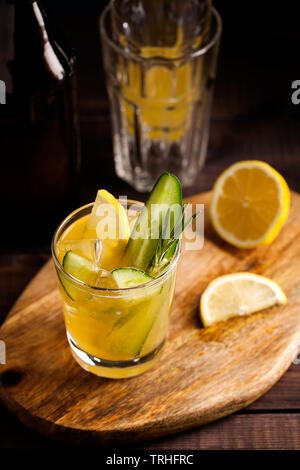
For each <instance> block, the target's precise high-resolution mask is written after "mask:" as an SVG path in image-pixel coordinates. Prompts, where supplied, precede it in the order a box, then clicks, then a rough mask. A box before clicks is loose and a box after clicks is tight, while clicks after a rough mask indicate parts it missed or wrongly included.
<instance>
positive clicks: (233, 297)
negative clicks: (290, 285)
mask: <svg viewBox="0 0 300 470" xmlns="http://www.w3.org/2000/svg"><path fill="white" fill-rule="evenodd" d="M286 302H287V299H286V296H285V294H284V292H283V290H282V289H281V288H280V287H279V285H278V284H277V283H276V282H274V281H272V280H271V279H268V278H266V277H264V276H259V275H258V274H253V273H247V272H240V273H234V274H226V275H224V276H220V277H218V278H216V279H215V280H214V281H212V282H211V283H210V284H209V285H208V287H207V288H206V289H205V291H204V292H203V294H202V296H201V300H200V317H201V320H202V323H203V325H204V326H211V325H214V324H215V323H218V322H220V321H224V320H228V318H231V317H235V316H243V315H249V314H251V313H254V312H258V311H260V310H263V309H265V308H269V307H272V306H274V305H276V304H285V303H286Z"/></svg>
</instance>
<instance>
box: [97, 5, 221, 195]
mask: <svg viewBox="0 0 300 470" xmlns="http://www.w3.org/2000/svg"><path fill="white" fill-rule="evenodd" d="M154 3H156V4H157V9H156V10H153V9H152V10H151V8H150V6H151V4H154ZM208 3H209V2H208ZM208 3H207V1H206V0H205V2H204V0H203V1H200V0H198V1H195V0H193V1H192V0H187V1H186V2H179V1H174V0H173V1H170V0H165V1H163V2H161V1H160V2H158V1H154V0H148V1H143V2H141V1H139V2H128V1H127V2H126V1H123V2H121V3H116V4H115V3H114V2H113V3H111V4H110V5H109V6H108V7H107V8H106V9H105V10H104V12H103V14H102V16H101V18H100V32H101V38H102V50H103V61H104V68H105V71H106V76H107V88H108V94H109V99H110V106H111V118H112V129H113V147H114V157H115V168H116V172H117V175H118V176H119V177H120V178H122V179H123V180H125V181H127V182H128V183H130V184H131V185H132V186H133V187H134V188H135V189H136V190H138V191H148V190H150V189H151V188H152V186H153V183H154V182H155V180H156V179H157V177H158V176H159V175H160V174H161V173H162V172H163V171H171V172H172V173H175V174H176V175H177V176H178V177H179V179H180V180H181V183H182V185H183V186H185V187H187V186H190V185H192V184H193V183H194V181H195V178H196V175H197V173H198V170H199V168H201V166H202V165H203V164H204V161H205V157H206V150H207V143H208V134H209V117H210V109H211V101H212V91H213V82H214V79H215V75H216V62H217V55H218V45H219V39H220V34H221V19H220V16H219V14H218V13H217V11H216V10H215V9H213V8H212V9H210V8H209V5H208ZM120 5H121V6H120ZM130 5H131V6H130ZM201 5H202V6H201ZM203 5H204V6H203ZM168 6H169V8H167V7H168ZM117 7H118V8H117ZM121 7H122V8H123V10H124V8H125V7H127V8H130V12H131V15H130V14H129V13H128V11H127V13H126V11H123V10H122V8H121ZM133 7H135V10H134V14H133V13H132V9H133ZM204 7H205V8H206V10H205V8H204ZM199 8H202V10H201V11H200V10H199ZM210 11H211V15H210ZM125 18H126V21H125Z"/></svg>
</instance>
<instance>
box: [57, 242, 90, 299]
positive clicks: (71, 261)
mask: <svg viewBox="0 0 300 470" xmlns="http://www.w3.org/2000/svg"><path fill="white" fill-rule="evenodd" d="M62 265H63V268H64V270H65V271H67V273H69V274H71V276H74V277H75V278H76V279H79V280H80V281H83V282H85V283H87V284H90V285H93V284H95V281H96V278H97V267H96V266H95V264H94V263H92V262H91V261H89V260H87V259H86V258H83V256H80V255H78V254H77V253H74V252H73V251H71V250H69V251H67V253H66V254H65V256H64V258H63V262H62ZM59 278H60V281H61V283H62V286H63V288H64V289H65V291H66V293H67V294H68V296H69V297H70V298H71V299H72V300H77V299H78V298H82V296H83V295H84V293H83V291H81V290H80V289H79V288H77V287H75V286H74V285H73V284H72V283H71V282H70V281H69V280H68V279H66V278H65V277H64V276H63V275H62V274H60V275H59Z"/></svg>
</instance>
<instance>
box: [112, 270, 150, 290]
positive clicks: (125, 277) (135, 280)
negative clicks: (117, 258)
mask: <svg viewBox="0 0 300 470" xmlns="http://www.w3.org/2000/svg"><path fill="white" fill-rule="evenodd" d="M112 276H113V278H114V280H115V281H116V283H117V284H118V287H119V288H120V289H126V288H127V287H135V286H139V285H141V284H146V282H149V281H152V279H154V277H153V276H150V275H149V274H147V273H145V272H144V271H141V270H140V269H136V268H118V269H114V271H112Z"/></svg>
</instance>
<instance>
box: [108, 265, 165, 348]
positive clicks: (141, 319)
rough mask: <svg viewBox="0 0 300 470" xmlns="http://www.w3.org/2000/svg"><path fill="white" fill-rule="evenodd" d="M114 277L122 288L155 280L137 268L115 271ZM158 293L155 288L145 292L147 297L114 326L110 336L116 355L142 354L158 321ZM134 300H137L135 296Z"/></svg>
mask: <svg viewBox="0 0 300 470" xmlns="http://www.w3.org/2000/svg"><path fill="white" fill-rule="evenodd" d="M112 276H113V278H114V280H115V281H116V283H117V284H118V286H119V287H120V288H126V287H135V286H138V285H142V284H146V283H147V282H149V281H151V280H153V279H154V277H152V276H150V275H149V274H147V273H145V272H144V271H141V270H139V269H136V268H119V269H115V270H114V271H113V272H112ZM158 293H159V290H156V289H155V288H154V290H153V289H152V290H151V291H150V292H149V294H148V293H147V292H145V296H143V297H142V298H141V299H140V301H137V302H136V305H134V304H133V305H132V306H131V307H130V310H129V312H128V314H127V315H126V316H124V317H121V318H120V319H119V320H117V322H116V323H115V324H114V326H113V329H112V331H111V332H110V334H109V336H110V338H111V343H110V348H111V350H112V351H113V352H114V354H120V355H126V356H128V357H136V356H138V355H139V354H140V352H141V351H142V348H143V345H144V343H145V341H146V339H147V337H148V334H149V333H150V331H151V328H152V326H153V324H154V322H155V319H156V315H157V309H155V308H153V299H156V297H157V294H158ZM132 299H133V301H134V300H135V298H134V296H133V297H132ZM137 300H139V299H137Z"/></svg>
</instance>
